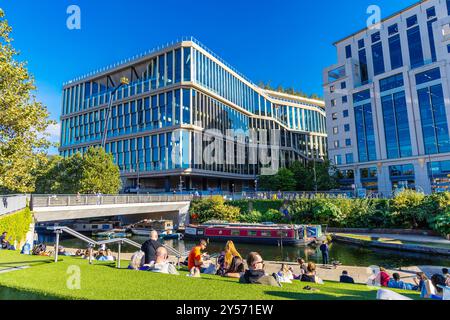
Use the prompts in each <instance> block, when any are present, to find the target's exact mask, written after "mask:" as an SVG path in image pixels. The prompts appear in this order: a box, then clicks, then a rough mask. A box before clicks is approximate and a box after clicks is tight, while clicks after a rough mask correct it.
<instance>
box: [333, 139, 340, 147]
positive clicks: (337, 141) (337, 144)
mask: <svg viewBox="0 0 450 320" xmlns="http://www.w3.org/2000/svg"><path fill="white" fill-rule="evenodd" d="M339 147H340V144H339V140H336V141H334V148H335V149H339Z"/></svg>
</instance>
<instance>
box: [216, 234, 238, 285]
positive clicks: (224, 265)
mask: <svg viewBox="0 0 450 320" xmlns="http://www.w3.org/2000/svg"><path fill="white" fill-rule="evenodd" d="M235 257H238V258H240V259H241V260H242V257H241V255H240V254H239V252H238V251H237V250H236V247H235V246H234V242H233V241H228V242H227V244H226V245H225V250H224V251H222V253H221V254H220V256H219V258H218V259H217V262H218V265H219V269H218V270H217V275H220V276H221V275H224V274H225V273H226V272H227V270H228V269H229V268H230V266H231V263H232V262H233V259H234V258H235Z"/></svg>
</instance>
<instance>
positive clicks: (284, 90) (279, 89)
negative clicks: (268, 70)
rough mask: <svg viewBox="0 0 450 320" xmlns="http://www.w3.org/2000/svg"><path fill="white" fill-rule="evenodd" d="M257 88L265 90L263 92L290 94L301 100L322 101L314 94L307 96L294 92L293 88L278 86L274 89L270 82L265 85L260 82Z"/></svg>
mask: <svg viewBox="0 0 450 320" xmlns="http://www.w3.org/2000/svg"><path fill="white" fill-rule="evenodd" d="M258 86H259V87H260V88H262V89H265V90H271V91H276V92H281V93H286V94H290V95H293V96H299V97H302V98H309V99H316V100H321V99H322V98H321V97H320V96H319V95H318V94H316V93H312V94H310V95H308V94H307V93H305V92H303V91H298V90H295V89H294V88H283V86H281V85H278V86H277V87H276V88H274V87H272V85H271V84H270V81H269V82H267V83H265V82H263V81H260V82H259V84H258Z"/></svg>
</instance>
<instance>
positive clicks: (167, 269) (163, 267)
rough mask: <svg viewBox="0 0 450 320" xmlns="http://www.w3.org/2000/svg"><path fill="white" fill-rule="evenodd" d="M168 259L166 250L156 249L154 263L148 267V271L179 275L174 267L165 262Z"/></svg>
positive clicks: (162, 248)
mask: <svg viewBox="0 0 450 320" xmlns="http://www.w3.org/2000/svg"><path fill="white" fill-rule="evenodd" d="M168 257H169V255H168V254H167V249H166V248H164V247H159V248H158V249H156V261H155V263H154V264H152V265H151V266H150V269H149V271H151V272H158V273H165V274H174V275H179V273H178V271H177V269H176V268H175V266H174V265H173V264H171V263H169V261H167V259H168Z"/></svg>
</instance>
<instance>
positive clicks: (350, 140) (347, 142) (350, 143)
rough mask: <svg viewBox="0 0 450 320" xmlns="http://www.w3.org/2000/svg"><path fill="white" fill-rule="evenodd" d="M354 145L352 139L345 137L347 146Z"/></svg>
mask: <svg viewBox="0 0 450 320" xmlns="http://www.w3.org/2000/svg"><path fill="white" fill-rule="evenodd" d="M351 145H352V139H345V146H346V147H350V146H351Z"/></svg>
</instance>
